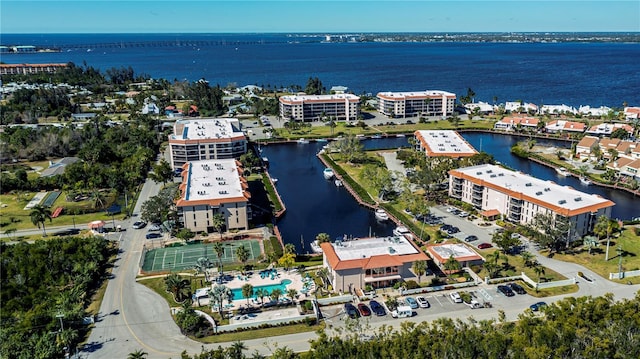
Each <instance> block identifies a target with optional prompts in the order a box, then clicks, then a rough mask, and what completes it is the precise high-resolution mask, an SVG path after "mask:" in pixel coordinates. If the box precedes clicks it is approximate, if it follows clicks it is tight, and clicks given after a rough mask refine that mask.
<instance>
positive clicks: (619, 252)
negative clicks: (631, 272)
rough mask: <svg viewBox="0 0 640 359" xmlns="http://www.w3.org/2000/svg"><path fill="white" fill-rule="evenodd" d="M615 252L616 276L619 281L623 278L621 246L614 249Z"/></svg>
mask: <svg viewBox="0 0 640 359" xmlns="http://www.w3.org/2000/svg"><path fill="white" fill-rule="evenodd" d="M616 252H617V253H618V275H619V277H618V278H620V279H622V278H624V273H622V246H621V245H620V246H618V248H616Z"/></svg>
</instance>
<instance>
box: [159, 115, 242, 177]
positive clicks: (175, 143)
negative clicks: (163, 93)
mask: <svg viewBox="0 0 640 359" xmlns="http://www.w3.org/2000/svg"><path fill="white" fill-rule="evenodd" d="M246 152H247V138H246V137H245V135H244V133H243V132H242V131H240V123H239V121H238V120H237V119H228V118H209V119H188V120H178V121H176V123H175V124H174V125H173V134H171V135H169V153H170V156H171V166H172V167H173V169H177V168H181V167H182V166H183V165H184V164H185V163H187V162H189V161H200V160H214V159H223V158H237V157H239V156H240V155H242V154H244V153H246Z"/></svg>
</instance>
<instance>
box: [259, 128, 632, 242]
mask: <svg viewBox="0 0 640 359" xmlns="http://www.w3.org/2000/svg"><path fill="white" fill-rule="evenodd" d="M462 135H463V136H464V137H465V138H466V139H467V141H469V143H471V144H472V145H473V146H474V147H475V148H476V149H477V150H480V149H482V150H483V151H485V152H488V153H490V154H492V155H493V156H494V158H495V159H496V160H497V161H500V162H501V163H503V164H505V165H507V166H509V167H511V168H514V169H516V170H519V171H522V172H525V173H529V174H531V175H533V176H535V177H538V178H542V179H545V180H551V181H554V182H556V183H558V184H561V185H567V186H571V187H573V188H575V189H578V190H580V191H583V192H587V193H593V194H598V195H600V196H602V197H605V198H608V199H610V200H612V201H613V202H615V203H616V205H615V206H614V207H613V212H612V216H613V217H614V218H620V219H629V218H633V217H640V199H639V198H635V197H634V196H633V195H631V194H630V193H627V192H624V191H619V190H611V189H607V188H603V187H599V186H595V185H591V186H584V185H582V184H581V183H580V181H579V180H578V179H577V178H575V177H560V176H557V174H556V172H555V170H553V169H552V168H548V167H546V166H543V165H540V164H537V163H535V162H532V161H528V160H524V159H521V158H518V157H516V156H514V155H512V154H511V153H510V151H509V149H510V148H511V146H512V145H513V144H515V143H516V142H517V141H518V138H517V137H512V136H506V135H500V134H492V133H478V132H467V133H463V134H462ZM409 138H410V136H407V137H391V138H383V139H375V140H366V141H364V142H363V143H364V146H365V149H391V148H399V147H409V143H408V139H409ZM536 143H537V144H538V145H543V144H545V142H544V141H542V140H537V141H536ZM546 143H548V144H549V145H554V146H556V147H558V146H563V143H562V142H552V141H549V142H546ZM323 145H324V143H317V142H311V143H308V144H298V143H292V144H277V145H276V144H272V145H268V146H264V147H262V155H263V156H265V157H268V158H269V164H270V168H269V173H270V174H271V176H272V177H274V178H277V179H278V183H277V188H278V192H279V193H280V196H281V197H282V200H283V201H284V203H285V205H286V207H287V211H286V213H285V215H284V216H283V217H281V219H280V220H279V222H278V228H279V229H280V232H281V233H282V237H283V240H284V242H285V243H292V244H294V245H295V246H296V248H297V250H298V252H299V253H306V252H311V247H310V243H311V242H312V241H313V240H314V239H315V237H316V235H317V234H318V233H322V232H325V233H328V234H329V235H330V236H331V238H337V237H340V238H341V237H343V236H344V235H347V236H353V237H365V236H369V235H377V236H385V235H390V234H391V231H392V230H393V228H394V227H395V225H394V224H393V222H391V221H388V222H383V223H381V222H378V221H377V220H376V219H375V217H374V215H373V212H372V211H370V210H368V209H366V208H364V207H361V206H360V205H358V203H357V202H356V201H355V200H354V199H353V198H352V197H351V195H350V194H349V193H348V192H347V191H346V190H345V189H344V188H342V187H336V186H335V184H334V183H333V181H327V180H325V179H324V177H323V176H322V170H323V169H324V166H323V164H322V163H321V162H320V160H318V158H317V157H316V154H317V153H318V151H320V149H322V146H323Z"/></svg>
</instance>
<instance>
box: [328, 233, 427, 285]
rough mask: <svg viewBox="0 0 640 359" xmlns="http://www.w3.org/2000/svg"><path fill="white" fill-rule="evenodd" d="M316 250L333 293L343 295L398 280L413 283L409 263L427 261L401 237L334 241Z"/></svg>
mask: <svg viewBox="0 0 640 359" xmlns="http://www.w3.org/2000/svg"><path fill="white" fill-rule="evenodd" d="M320 247H321V248H322V252H323V265H324V267H325V268H327V270H328V271H329V276H328V277H329V280H330V281H331V284H332V285H333V288H334V290H336V291H341V292H343V293H346V292H351V291H352V290H355V289H358V288H361V289H364V288H365V287H366V286H367V285H371V286H372V287H373V288H383V287H388V286H392V285H393V284H394V283H396V282H398V281H402V280H405V281H406V280H415V279H417V276H416V274H415V273H413V272H412V271H411V268H412V266H413V262H415V261H419V260H428V259H429V257H427V255H426V254H424V253H423V252H422V251H420V250H419V249H418V248H416V247H415V246H414V245H413V244H412V243H411V242H410V241H409V240H408V239H407V238H405V237H402V236H394V237H381V238H361V239H357V240H352V241H344V242H342V241H336V242H335V243H322V244H321V245H320Z"/></svg>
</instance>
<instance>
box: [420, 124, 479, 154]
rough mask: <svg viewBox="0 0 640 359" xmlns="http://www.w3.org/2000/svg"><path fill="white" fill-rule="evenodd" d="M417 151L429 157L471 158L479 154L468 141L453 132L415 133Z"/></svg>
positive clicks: (428, 131) (421, 131)
mask: <svg viewBox="0 0 640 359" xmlns="http://www.w3.org/2000/svg"><path fill="white" fill-rule="evenodd" d="M414 136H415V138H416V150H417V151H419V152H424V153H425V155H426V156H427V157H453V158H460V157H471V156H473V155H475V154H477V153H478V151H476V149H475V148H473V146H471V144H469V142H467V140H465V139H464V138H463V137H462V136H460V134H459V133H458V132H456V131H452V130H418V131H416V132H414Z"/></svg>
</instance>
